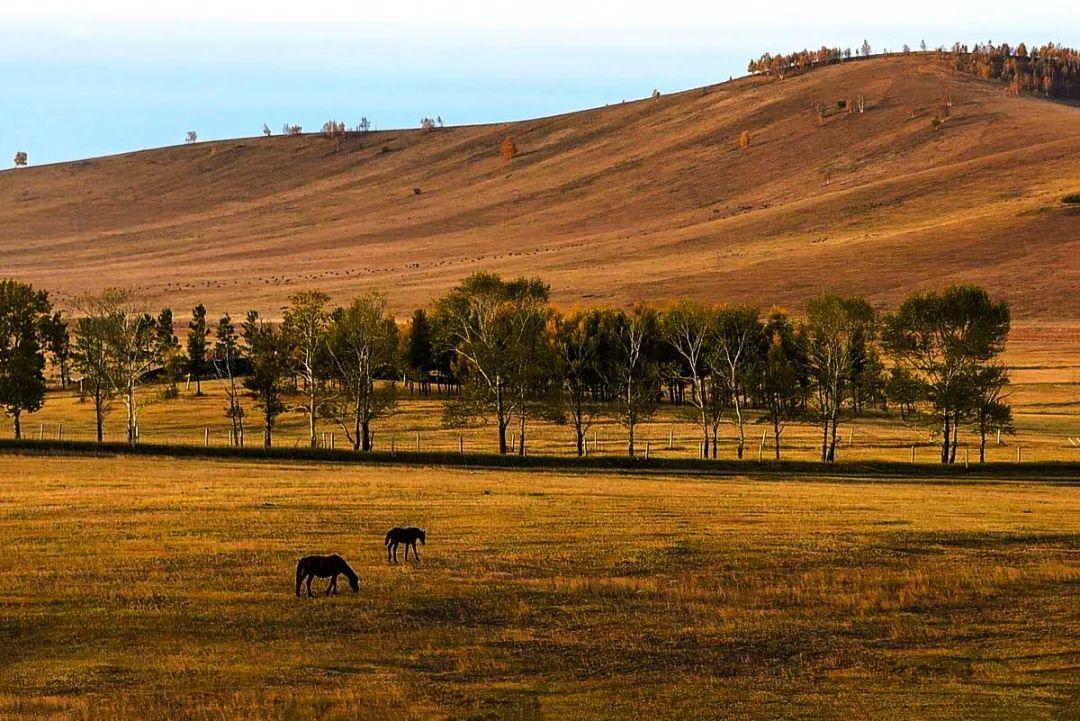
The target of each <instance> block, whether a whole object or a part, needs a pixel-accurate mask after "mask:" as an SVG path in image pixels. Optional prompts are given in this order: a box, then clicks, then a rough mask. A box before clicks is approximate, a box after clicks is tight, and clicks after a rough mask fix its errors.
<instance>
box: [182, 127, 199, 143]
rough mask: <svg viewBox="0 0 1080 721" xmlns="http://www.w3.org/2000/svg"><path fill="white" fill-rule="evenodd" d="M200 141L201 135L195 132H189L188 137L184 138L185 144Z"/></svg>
mask: <svg viewBox="0 0 1080 721" xmlns="http://www.w3.org/2000/svg"><path fill="white" fill-rule="evenodd" d="M198 140H199V134H198V133H196V132H195V131H194V130H189V131H187V135H185V136H184V142H185V143H195V142H198Z"/></svg>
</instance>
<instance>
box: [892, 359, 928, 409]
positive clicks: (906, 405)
mask: <svg viewBox="0 0 1080 721" xmlns="http://www.w3.org/2000/svg"><path fill="white" fill-rule="evenodd" d="M922 396H923V390H922V385H921V384H920V383H919V381H918V380H917V379H916V378H915V376H914V375H912V373H911V371H910V370H908V369H907V368H905V367H903V366H893V367H892V368H890V369H889V374H888V378H887V380H886V381H885V398H886V399H887V400H888V402H889V403H893V404H895V405H896V407H897V408H898V409H899V410H900V418H901V419H902V420H907V418H908V416H909V415H911V414H913V413H914V412H915V404H916V403H918V402H919V400H920V399H921V398H922Z"/></svg>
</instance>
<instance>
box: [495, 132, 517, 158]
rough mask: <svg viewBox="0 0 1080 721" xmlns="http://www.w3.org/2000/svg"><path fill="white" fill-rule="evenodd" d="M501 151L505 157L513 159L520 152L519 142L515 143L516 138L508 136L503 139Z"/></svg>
mask: <svg viewBox="0 0 1080 721" xmlns="http://www.w3.org/2000/svg"><path fill="white" fill-rule="evenodd" d="M499 151H500V152H501V153H502V156H503V158H505V159H506V160H511V159H513V158H514V156H516V155H517V154H518V149H517V144H516V143H514V139H513V138H511V137H510V136H507V137H506V139H505V140H503V141H502V145H500V146H499Z"/></svg>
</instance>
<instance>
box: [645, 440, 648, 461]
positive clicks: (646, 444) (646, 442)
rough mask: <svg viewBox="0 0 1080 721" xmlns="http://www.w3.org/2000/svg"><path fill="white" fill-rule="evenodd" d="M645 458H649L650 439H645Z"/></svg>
mask: <svg viewBox="0 0 1080 721" xmlns="http://www.w3.org/2000/svg"><path fill="white" fill-rule="evenodd" d="M645 460H649V441H645Z"/></svg>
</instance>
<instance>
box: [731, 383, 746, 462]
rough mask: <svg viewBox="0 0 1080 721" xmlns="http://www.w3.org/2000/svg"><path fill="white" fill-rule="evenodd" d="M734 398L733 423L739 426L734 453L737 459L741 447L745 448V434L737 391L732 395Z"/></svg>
mask: <svg viewBox="0 0 1080 721" xmlns="http://www.w3.org/2000/svg"><path fill="white" fill-rule="evenodd" d="M734 400H735V423H736V424H737V425H738V427H739V448H738V450H737V451H736V455H737V456H738V458H739V460H742V457H743V449H745V448H746V435H745V430H744V428H743V417H742V407H741V405H740V404H739V395H738V393H736V394H735V395H734Z"/></svg>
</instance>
